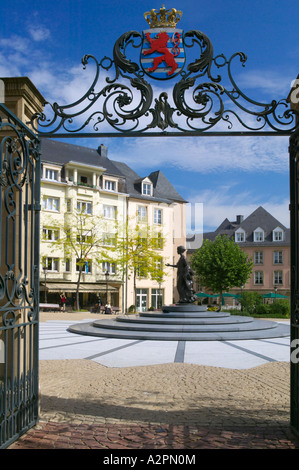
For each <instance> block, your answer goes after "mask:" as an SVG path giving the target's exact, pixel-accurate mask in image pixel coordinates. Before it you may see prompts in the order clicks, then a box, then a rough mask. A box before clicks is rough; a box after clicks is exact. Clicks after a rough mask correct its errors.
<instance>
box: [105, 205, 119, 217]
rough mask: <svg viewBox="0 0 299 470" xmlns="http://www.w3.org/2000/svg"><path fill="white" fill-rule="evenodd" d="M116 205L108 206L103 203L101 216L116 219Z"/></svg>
mask: <svg viewBox="0 0 299 470" xmlns="http://www.w3.org/2000/svg"><path fill="white" fill-rule="evenodd" d="M116 213H117V211H116V207H115V206H108V205H104V206H103V216H104V217H105V218H106V219H116Z"/></svg>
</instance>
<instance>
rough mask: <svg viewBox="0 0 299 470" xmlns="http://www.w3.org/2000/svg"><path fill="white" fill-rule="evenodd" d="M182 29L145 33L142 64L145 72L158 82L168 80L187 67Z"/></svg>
mask: <svg viewBox="0 0 299 470" xmlns="http://www.w3.org/2000/svg"><path fill="white" fill-rule="evenodd" d="M182 33H183V31H182V30H181V29H174V28H157V29H148V30H145V31H143V44H142V49H141V57H140V62H141V66H142V68H143V70H144V72H145V73H146V74H147V75H149V76H151V77H152V78H155V79H157V80H167V79H170V78H173V77H175V76H176V75H177V74H178V73H180V72H181V70H182V69H183V67H184V65H185V50H184V47H183V41H182Z"/></svg>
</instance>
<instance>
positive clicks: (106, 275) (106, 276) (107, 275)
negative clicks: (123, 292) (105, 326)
mask: <svg viewBox="0 0 299 470" xmlns="http://www.w3.org/2000/svg"><path fill="white" fill-rule="evenodd" d="M105 278H106V304H107V303H108V279H109V272H108V271H106V272H105Z"/></svg>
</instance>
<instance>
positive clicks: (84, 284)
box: [41, 139, 186, 311]
mask: <svg viewBox="0 0 299 470" xmlns="http://www.w3.org/2000/svg"><path fill="white" fill-rule="evenodd" d="M107 152H108V149H107V148H106V147H105V146H103V145H101V146H100V147H99V148H98V149H97V150H93V149H90V148H83V147H79V146H74V145H72V144H65V143H61V142H57V141H51V140H48V139H43V141H42V186H41V199H42V201H41V202H42V212H41V240H42V241H41V281H42V287H41V288H42V291H43V292H44V296H43V297H44V301H45V300H47V301H48V302H49V300H51V301H52V302H54V303H55V302H57V301H59V297H58V294H60V293H64V294H65V295H66V297H67V304H69V305H73V304H74V291H75V288H76V283H77V279H78V271H79V270H80V264H78V254H76V253H74V252H73V253H71V255H67V254H66V249H65V246H59V243H57V241H58V240H59V239H61V236H62V233H61V232H62V231H63V230H62V229H63V227H64V228H65V226H68V227H71V225H72V224H73V225H75V223H76V222H75V221H74V220H73V222H71V220H72V219H73V218H74V213H76V212H79V213H83V214H84V215H86V217H85V222H84V223H85V224H86V227H85V229H84V230H85V231H86V234H87V236H88V233H89V232H90V230H94V234H95V238H96V239H97V242H96V246H94V247H93V248H92V249H91V250H90V252H89V255H88V256H87V258H86V265H83V266H82V267H81V271H82V273H81V281H80V292H81V294H80V295H81V300H80V305H82V306H87V307H90V306H92V305H94V304H95V303H96V301H97V296H99V295H100V297H101V302H102V303H105V302H106V301H107V298H108V301H109V302H110V303H111V304H112V305H113V306H114V307H117V308H119V309H120V310H121V311H127V310H128V308H129V307H131V306H133V305H135V307H136V309H137V311H145V310H148V309H149V308H151V307H152V308H155V309H157V308H160V307H161V306H162V305H163V304H170V303H172V302H173V300H174V291H175V279H176V273H175V272H174V270H173V269H169V268H166V267H165V264H166V263H169V262H170V263H172V262H173V259H174V254H175V252H176V247H177V246H178V245H179V244H182V243H183V240H184V239H185V238H184V235H185V233H184V227H185V203H186V201H184V200H183V199H182V198H181V197H180V196H179V194H178V193H177V192H176V191H175V189H174V188H173V187H172V185H171V184H170V183H169V181H168V180H167V179H166V178H165V176H164V175H163V174H162V173H161V172H160V171H158V172H154V173H152V174H151V175H149V176H146V177H144V178H140V176H139V175H137V174H136V173H135V172H134V171H133V170H132V169H131V168H129V167H128V166H127V165H126V164H124V163H122V162H116V161H111V160H109V158H108V156H107ZM177 222H179V224H177ZM132 224H133V225H134V224H138V226H139V227H140V230H142V227H143V226H146V227H150V228H151V232H152V233H153V234H154V235H155V236H156V237H157V240H159V237H161V239H163V240H164V244H163V247H161V248H160V247H159V243H158V245H157V251H158V252H159V256H160V258H161V263H162V264H163V270H165V276H164V278H163V280H162V281H160V282H157V281H155V280H152V279H151V278H149V277H144V276H143V275H142V274H140V275H137V277H136V282H134V276H133V274H132V273H131V272H130V270H129V269H128V270H120V269H119V266H118V261H117V256H118V254H117V252H115V253H114V252H113V248H114V245H113V240H114V239H115V237H124V234H125V231H126V227H130V226H132ZM86 243H87V245H88V241H87V242H86ZM109 245H111V246H110V251H111V253H110V255H109V256H111V257H112V258H113V259H114V261H113V259H112V260H111V259H110V260H109V261H107V259H106V258H105V256H103V260H102V261H101V253H105V254H106V253H107V252H108V254H109ZM105 259H106V260H105Z"/></svg>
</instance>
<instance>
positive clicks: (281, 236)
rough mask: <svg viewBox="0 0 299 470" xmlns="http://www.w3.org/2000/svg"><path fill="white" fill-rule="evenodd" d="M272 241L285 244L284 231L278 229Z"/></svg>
mask: <svg viewBox="0 0 299 470" xmlns="http://www.w3.org/2000/svg"><path fill="white" fill-rule="evenodd" d="M272 240H273V241H274V242H283V240H284V231H283V230H282V228H280V227H277V228H276V229H275V230H273V234H272Z"/></svg>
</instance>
